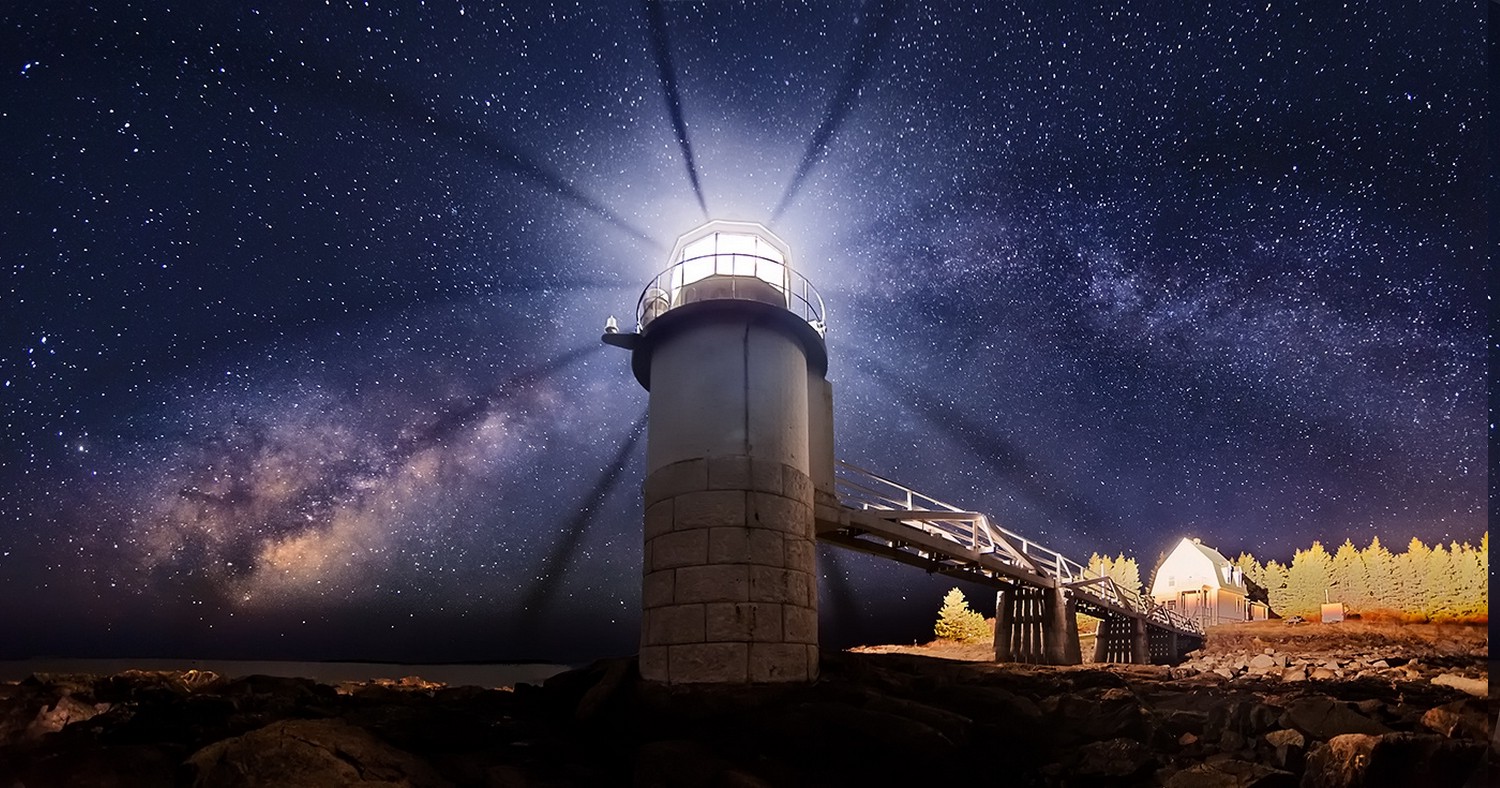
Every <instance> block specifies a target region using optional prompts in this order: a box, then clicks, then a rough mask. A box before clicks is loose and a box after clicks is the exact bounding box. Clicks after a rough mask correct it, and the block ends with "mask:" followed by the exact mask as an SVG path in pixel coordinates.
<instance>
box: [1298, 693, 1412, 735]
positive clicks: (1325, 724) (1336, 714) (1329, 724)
mask: <svg viewBox="0 0 1500 788" xmlns="http://www.w3.org/2000/svg"><path fill="white" fill-rule="evenodd" d="M1280 723H1281V726H1282V727H1283V728H1296V729H1297V730H1299V731H1302V732H1303V733H1305V734H1307V735H1308V736H1309V737H1311V738H1314V739H1331V738H1333V737H1334V736H1338V735H1341V734H1345V733H1364V734H1370V735H1376V736H1378V735H1380V734H1382V733H1390V732H1391V729H1390V728H1387V727H1386V726H1385V725H1382V724H1381V723H1379V722H1376V721H1375V720H1372V719H1370V718H1369V717H1366V716H1365V715H1363V714H1360V713H1359V712H1358V711H1355V710H1354V709H1353V707H1351V706H1350V705H1349V704H1348V703H1344V702H1342V701H1338V700H1334V699H1333V698H1329V697H1325V696H1323V695H1311V696H1307V697H1303V698H1298V699H1296V700H1294V701H1291V702H1290V703H1288V704H1287V706H1286V711H1284V712H1283V713H1282V715H1281V719H1280Z"/></svg>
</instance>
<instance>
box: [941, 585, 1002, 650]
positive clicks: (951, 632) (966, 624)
mask: <svg viewBox="0 0 1500 788" xmlns="http://www.w3.org/2000/svg"><path fill="white" fill-rule="evenodd" d="M932 631H933V634H935V635H937V636H938V638H939V639H942V640H956V641H958V642H960V643H978V642H981V641H983V640H984V639H985V638H987V637H989V635H990V630H989V625H988V624H986V623H985V622H984V616H982V615H980V614H979V613H976V612H974V611H973V610H970V609H969V601H968V600H967V599H964V592H962V591H960V590H959V589H958V588H956V587H955V588H954V589H953V590H952V591H949V592H948V593H947V595H946V596H944V597H943V607H942V608H941V609H940V610H938V620H937V623H936V624H934V625H933V628H932Z"/></svg>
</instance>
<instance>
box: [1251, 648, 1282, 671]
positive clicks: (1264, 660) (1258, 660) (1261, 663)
mask: <svg viewBox="0 0 1500 788" xmlns="http://www.w3.org/2000/svg"><path fill="white" fill-rule="evenodd" d="M1266 652H1267V653H1265V654H1257V655H1256V656H1255V658H1254V659H1252V660H1250V667H1252V668H1255V669H1256V670H1268V669H1270V668H1272V667H1275V666H1276V660H1274V659H1272V658H1271V655H1270V653H1269V652H1270V649H1266Z"/></svg>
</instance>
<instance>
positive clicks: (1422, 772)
mask: <svg viewBox="0 0 1500 788" xmlns="http://www.w3.org/2000/svg"><path fill="white" fill-rule="evenodd" d="M1484 751H1485V745H1484V744H1483V743H1480V742H1473V741H1460V740H1455V739H1445V738H1443V737H1442V736H1438V735H1436V734H1416V733H1388V734H1385V735H1383V736H1371V735H1369V734H1364V733H1346V734H1343V735H1341V736H1335V737H1333V738H1331V739H1329V740H1328V742H1327V743H1326V744H1323V745H1320V746H1319V747H1318V748H1317V749H1315V750H1313V752H1312V754H1310V755H1308V756H1307V770H1306V771H1305V772H1303V774H1302V785H1303V786H1304V787H1305V788H1325V787H1326V788H1356V786H1357V787H1358V788H1428V787H1429V786H1430V788H1454V786H1461V785H1465V784H1466V783H1468V782H1469V780H1470V779H1471V778H1473V777H1474V776H1475V774H1476V772H1477V771H1478V770H1479V769H1481V768H1483V763H1484Z"/></svg>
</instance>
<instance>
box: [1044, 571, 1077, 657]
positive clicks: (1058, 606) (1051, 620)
mask: <svg viewBox="0 0 1500 788" xmlns="http://www.w3.org/2000/svg"><path fill="white" fill-rule="evenodd" d="M1042 594H1043V596H1042V611H1041V612H1042V661H1043V662H1044V663H1045V664H1048V665H1077V664H1078V663H1080V662H1082V661H1083V656H1082V654H1081V651H1082V648H1081V647H1080V646H1079V645H1078V618H1077V617H1076V616H1075V615H1073V612H1074V611H1075V610H1076V609H1077V608H1076V604H1077V603H1076V602H1074V601H1073V600H1071V599H1069V598H1068V594H1067V589H1065V588H1063V587H1062V586H1058V587H1056V588H1048V589H1046V590H1045V591H1043V592H1042Z"/></svg>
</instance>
